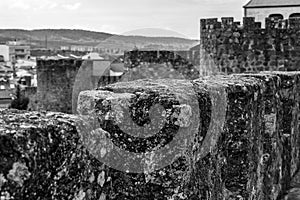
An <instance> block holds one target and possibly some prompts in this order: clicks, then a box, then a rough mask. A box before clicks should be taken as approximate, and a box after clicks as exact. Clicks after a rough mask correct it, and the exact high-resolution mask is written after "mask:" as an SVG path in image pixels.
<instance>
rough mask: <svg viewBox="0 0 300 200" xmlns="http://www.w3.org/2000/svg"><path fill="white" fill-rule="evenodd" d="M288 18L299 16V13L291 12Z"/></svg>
mask: <svg viewBox="0 0 300 200" xmlns="http://www.w3.org/2000/svg"><path fill="white" fill-rule="evenodd" d="M290 18H300V13H293V14H291V15H290Z"/></svg>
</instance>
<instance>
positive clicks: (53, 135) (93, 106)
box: [0, 72, 300, 200]
mask: <svg viewBox="0 0 300 200" xmlns="http://www.w3.org/2000/svg"><path fill="white" fill-rule="evenodd" d="M299 94H300V73H296V72H268V73H260V74H251V75H249V74H238V75H231V76H215V77H205V78H200V79H197V80H175V79H174V80H172V79H162V80H155V81H150V80H138V81H134V82H128V83H116V84H113V85H109V86H105V87H101V88H99V89H98V90H94V91H85V92H81V94H80V98H79V104H78V112H79V113H80V115H76V116H75V115H67V114H61V113H45V112H40V113H38V112H20V111H15V110H3V111H0V112H1V113H0V144H1V145H0V157H1V160H0V191H1V198H4V197H6V199H15V200H18V199H60V200H64V199H81V200H83V199H97V200H98V199H101V200H105V199H153V200H154V199H166V200H170V199H189V200H193V199H195V200H196V199H209V200H215V199H220V200H221V199H255V200H258V199H259V200H267V199H282V198H283V196H284V195H285V193H286V191H287V190H288V189H289V187H290V184H291V181H292V179H293V177H294V176H295V174H296V173H297V172H298V170H299V160H300V159H299V156H300V151H299V150H300V145H299V142H300V138H299V123H298V120H299ZM120 102H121V103H120ZM155 103H158V104H160V105H161V106H163V108H164V109H165V110H166V111H167V112H163V110H160V108H159V107H158V108H157V109H158V111H159V112H160V111H162V113H164V114H163V115H162V117H165V120H166V121H165V124H160V121H156V120H155V119H154V121H153V119H152V118H151V112H150V110H149V109H150V107H151V106H152V105H153V104H155ZM197 106H198V107H197ZM128 109H129V112H128V113H126V112H125V111H126V110H128ZM155 109H156V108H155ZM144 112H146V113H144ZM147 112H149V113H150V114H149V113H148V114H147ZM149 117H150V118H151V121H150V122H151V123H150V125H151V126H150V127H148V128H149V130H152V131H154V132H155V130H156V131H157V132H155V133H156V134H155V135H151V136H148V137H143V138H139V137H134V136H133V135H132V133H133V132H131V133H130V134H129V133H128V132H126V130H127V131H134V130H141V127H139V126H142V125H143V124H145V123H147V121H148V122H149ZM130 118H131V119H132V120H133V121H130V120H129V121H128V119H130ZM162 121H163V119H162ZM95 122H96V123H95ZM122 122H123V123H122ZM132 122H133V123H132ZM134 124H138V126H135V125H134ZM161 125H162V126H161ZM157 127H160V128H161V129H157ZM143 130H144V129H143ZM138 133H140V132H138ZM178 134H179V135H180V137H179V138H177V135H178ZM188 136H189V137H188ZM107 137H109V138H107ZM107 139H108V140H107ZM173 142H175V143H174V144H173ZM172 144H173V147H174V149H172V148H171V147H172ZM157 146H158V147H160V148H157ZM120 148H121V149H123V150H126V152H131V153H133V154H131V153H129V154H127V153H125V151H122V150H120ZM159 149H165V150H164V153H163V154H160V156H158V155H157V152H158V150H159ZM177 150H179V151H177ZM147 152H152V153H151V156H150V157H147V156H146V157H147V158H149V159H150V160H148V161H147V162H145V163H143V162H140V160H139V159H138V157H135V156H128V155H135V154H136V153H145V155H148V153H147ZM174 152H175V154H174ZM170 155H171V156H173V157H171V161H172V162H171V163H170V164H169V165H163V164H162V163H163V162H165V161H166V160H168V159H169V158H170ZM112 161H113V163H111V162H112ZM114 161H116V162H114ZM118 161H119V162H118ZM161 162H162V163H161ZM133 163H134V165H133V166H132V164H133ZM141 164H144V165H141ZM157 166H158V168H157ZM159 166H160V167H159ZM117 169H118V170H117ZM150 169H156V171H151V170H150ZM132 170H136V171H139V170H141V171H143V172H144V173H133V171H132Z"/></svg>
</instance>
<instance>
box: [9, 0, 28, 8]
mask: <svg viewBox="0 0 300 200" xmlns="http://www.w3.org/2000/svg"><path fill="white" fill-rule="evenodd" d="M9 7H10V8H17V9H22V10H28V9H29V8H31V6H30V5H29V4H28V3H25V2H24V1H22V0H13V1H12V3H11V4H10V6H9Z"/></svg>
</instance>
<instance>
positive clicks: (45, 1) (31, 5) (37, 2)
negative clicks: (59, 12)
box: [1, 0, 58, 10]
mask: <svg viewBox="0 0 300 200" xmlns="http://www.w3.org/2000/svg"><path fill="white" fill-rule="evenodd" d="M2 6H3V7H4V6H6V7H8V8H10V9H21V10H28V9H33V10H42V9H54V8H56V7H57V6H58V4H57V3H56V2H54V1H53V0H27V1H24V0H11V1H10V2H8V1H4V2H3V3H2V4H1V7H2Z"/></svg>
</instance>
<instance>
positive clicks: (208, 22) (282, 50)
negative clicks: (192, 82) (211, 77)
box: [200, 17, 300, 74]
mask: <svg viewBox="0 0 300 200" xmlns="http://www.w3.org/2000/svg"><path fill="white" fill-rule="evenodd" d="M200 24H201V34H200V35H201V45H202V49H204V50H205V51H203V52H205V56H206V57H209V58H210V59H211V60H213V63H214V68H217V70H216V71H217V72H218V73H223V74H231V73H244V72H251V73H253V72H260V71H298V70H299V69H300V65H299V64H300V51H299V50H300V42H299V39H298V38H299V30H300V19H285V20H274V19H271V18H266V27H265V28H262V26H261V22H256V21H255V19H254V18H253V17H245V18H244V19H243V24H241V23H240V22H236V21H234V18H232V17H226V18H222V19H221V21H219V20H218V19H217V18H212V19H201V22H200ZM202 56H203V55H202ZM201 67H202V68H205V71H210V70H209V69H206V68H210V67H211V66H203V65H202V66H201Z"/></svg>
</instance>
